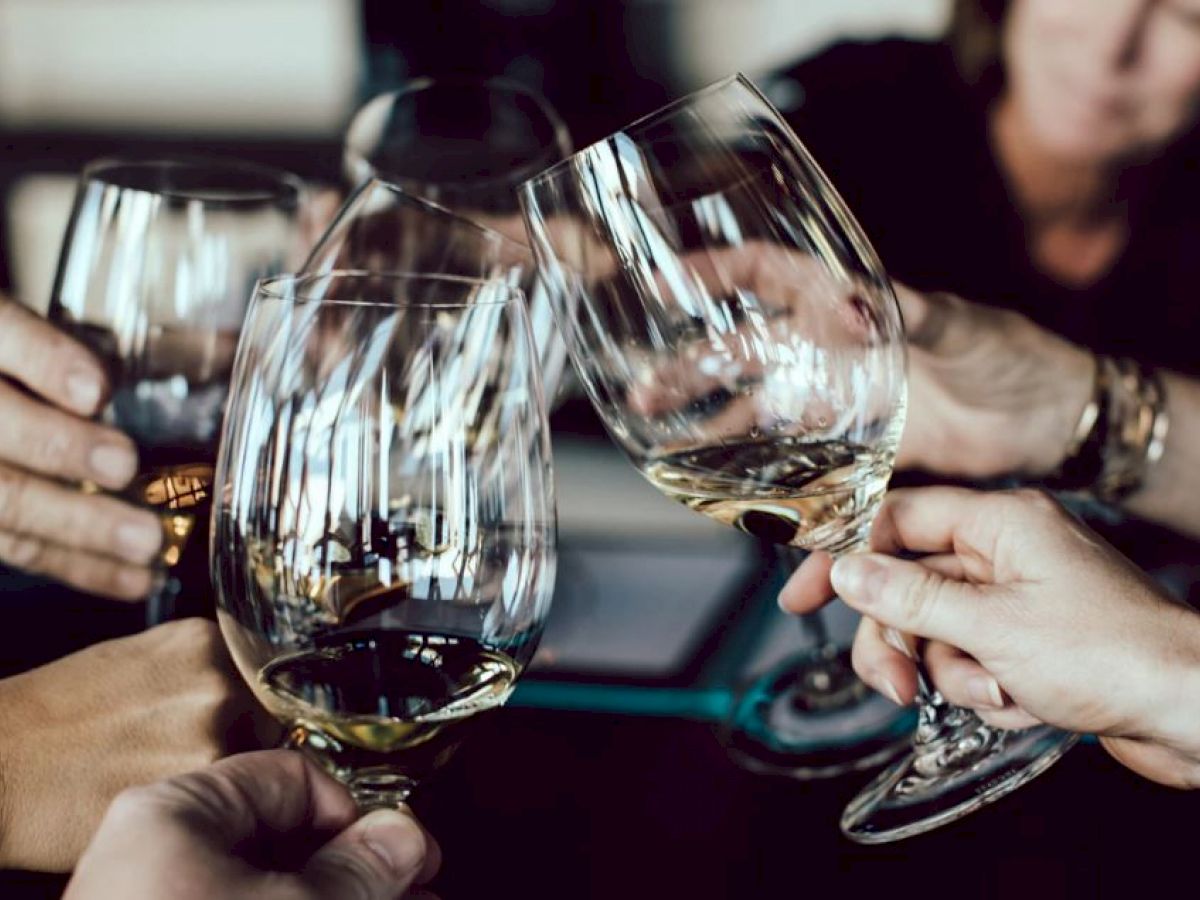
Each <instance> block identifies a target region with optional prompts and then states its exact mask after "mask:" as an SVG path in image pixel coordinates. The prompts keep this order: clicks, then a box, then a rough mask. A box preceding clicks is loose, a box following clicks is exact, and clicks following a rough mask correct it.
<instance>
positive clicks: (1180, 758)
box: [1100, 737, 1200, 790]
mask: <svg viewBox="0 0 1200 900" xmlns="http://www.w3.org/2000/svg"><path fill="white" fill-rule="evenodd" d="M1100 744H1101V746H1103V747H1104V749H1105V750H1107V751H1108V752H1109V754H1111V755H1112V757H1113V759H1115V760H1116V761H1117V762H1119V763H1120V764H1121V765H1123V766H1125V768H1127V769H1130V770H1132V771H1134V772H1136V773H1137V774H1139V775H1141V776H1142V777H1143V778H1149V779H1150V780H1151V781H1156V782H1158V783H1159V784H1165V785H1167V786H1168V787H1174V788H1183V789H1185V790H1187V789H1193V790H1194V789H1196V788H1200V770H1198V768H1197V766H1196V761H1195V760H1194V759H1189V758H1188V757H1185V756H1184V755H1183V754H1181V753H1177V752H1175V751H1174V750H1171V749H1170V748H1168V747H1164V746H1162V745H1160V744H1150V743H1147V742H1145V741H1138V740H1134V739H1132V738H1111V737H1101V738H1100Z"/></svg>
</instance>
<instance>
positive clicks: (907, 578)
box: [830, 553, 987, 652]
mask: <svg viewBox="0 0 1200 900" xmlns="http://www.w3.org/2000/svg"><path fill="white" fill-rule="evenodd" d="M830 580H831V581H832V583H833V589H834V590H835V591H837V593H838V596H839V597H841V598H842V599H843V600H845V601H846V603H848V604H849V605H850V606H852V607H854V609H856V610H858V611H859V612H861V613H862V614H863V615H864V616H869V617H870V618H872V619H874V620H875V621H877V622H879V623H881V624H883V625H890V626H891V627H892V628H896V629H898V630H900V631H903V632H907V633H909V634H915V635H917V636H919V637H923V638H930V639H932V640H939V641H945V642H946V643H948V644H953V645H955V646H956V647H961V648H963V649H964V650H967V651H968V652H970V646H969V645H970V643H971V640H972V637H973V636H976V635H978V634H980V633H981V631H980V629H981V628H982V627H983V626H982V623H981V622H980V620H981V618H982V617H983V616H984V614H985V610H986V608H987V607H986V604H983V603H980V602H978V601H979V599H980V598H979V593H980V591H979V588H978V587H977V586H976V585H973V584H968V583H966V582H962V581H955V580H953V579H950V578H946V577H945V576H943V575H941V574H939V573H938V572H935V571H933V570H932V569H929V568H927V567H925V566H923V565H921V564H920V563H919V562H910V561H908V560H903V559H895V558H894V557H891V556H885V555H884V554H881V553H856V554H853V555H851V556H845V557H843V558H841V559H839V560H838V561H837V562H835V563H834V564H833V569H832V571H831V572H830Z"/></svg>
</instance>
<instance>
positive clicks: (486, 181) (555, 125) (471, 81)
mask: <svg viewBox="0 0 1200 900" xmlns="http://www.w3.org/2000/svg"><path fill="white" fill-rule="evenodd" d="M444 87H452V88H470V89H474V90H477V91H480V92H481V93H482V94H485V95H486V94H488V93H489V92H496V93H502V94H508V95H510V96H514V97H518V98H521V99H523V100H528V101H529V102H530V103H532V105H533V106H534V108H535V109H536V110H537V111H538V113H539V114H540V115H541V116H542V117H543V118H544V119H545V120H546V123H547V124H548V125H549V126H550V135H551V139H550V141H549V142H548V143H547V145H546V147H545V148H543V152H540V153H538V154H537V155H536V156H535V157H533V158H532V159H530V160H529V161H528V162H524V163H521V164H520V165H518V166H516V167H515V168H514V169H513V170H512V171H511V172H508V173H505V174H503V175H488V176H483V177H480V178H456V179H453V180H450V181H445V182H435V184H437V185H438V186H440V187H466V188H469V187H476V186H482V185H490V184H503V183H505V182H511V183H512V184H513V189H514V191H515V190H516V188H518V187H520V186H521V184H523V183H524V182H525V181H526V180H528V179H529V178H531V177H533V175H536V173H537V172H540V171H543V170H544V169H545V168H546V166H547V165H550V166H555V165H557V164H558V163H560V162H564V161H565V160H568V159H570V158H571V157H572V156H573V155H574V152H575V147H574V145H573V144H572V142H571V132H570V129H568V128H567V123H566V122H565V121H564V120H563V118H562V116H561V115H559V113H558V110H556V109H555V108H554V107H553V106H552V105H551V103H550V101H549V100H548V99H547V98H546V97H545V96H544V95H542V94H541V93H540V92H538V91H536V90H534V89H533V88H530V87H527V86H525V85H524V84H522V83H521V82H519V81H516V80H514V79H511V78H503V77H496V76H492V77H479V76H473V75H453V74H451V75H419V76H417V77H415V78H410V79H408V80H407V81H405V82H404V83H403V84H402V85H400V87H398V88H395V89H393V90H390V91H384V92H382V93H379V94H376V95H375V96H373V97H371V98H370V99H369V100H367V101H366V102H365V103H363V104H362V105H361V106H359V107H358V109H356V110H355V111H354V113H353V115H352V116H351V117H350V122H351V125H350V127H349V128H348V129H347V130H346V139H345V140H344V141H343V142H342V147H343V153H345V154H349V153H353V154H354V155H355V156H356V157H358V159H360V160H362V161H363V162H365V163H366V164H367V165H370V166H371V169H372V172H373V173H374V177H377V178H378V177H381V175H380V170H379V169H378V167H376V166H375V165H374V164H373V163H371V156H372V154H370V153H367V152H364V151H362V150H360V149H359V147H358V146H357V144H353V143H352V140H351V136H352V133H353V130H354V127H353V126H354V121H355V119H357V118H358V116H359V114H360V113H361V112H362V111H363V110H364V109H366V108H367V107H368V106H370V105H371V104H372V103H376V102H378V101H380V99H381V98H385V97H386V98H389V99H390V101H391V102H392V103H395V102H396V101H398V100H400V99H402V98H404V97H410V96H413V95H415V94H420V93H424V92H426V91H431V90H435V89H437V88H444ZM550 156H554V157H555V160H554V161H552V162H550V163H549V164H547V163H546V159H547V158H548V157H550ZM529 173H533V175H531V174H529ZM383 180H384V181H392V183H395V181H393V180H392V179H390V178H383ZM395 180H397V181H414V182H418V183H419V182H420V179H410V178H404V177H398V178H397V179H395Z"/></svg>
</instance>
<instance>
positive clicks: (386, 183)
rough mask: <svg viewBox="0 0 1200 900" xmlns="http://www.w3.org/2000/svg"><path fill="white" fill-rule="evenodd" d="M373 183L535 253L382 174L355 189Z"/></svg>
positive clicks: (490, 228) (499, 232)
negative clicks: (406, 188)
mask: <svg viewBox="0 0 1200 900" xmlns="http://www.w3.org/2000/svg"><path fill="white" fill-rule="evenodd" d="M476 183H478V182H476ZM372 185H380V186H382V187H383V188H384V189H386V190H388V191H391V192H392V193H394V194H399V195H400V196H401V197H403V198H404V199H405V200H406V201H411V202H412V203H414V204H415V205H417V206H421V207H425V208H426V209H428V210H431V211H432V212H433V213H435V214H437V215H441V216H445V217H446V218H448V219H453V220H454V221H455V222H456V223H461V224H463V225H466V226H468V227H469V228H471V229H473V230H474V231H477V232H479V233H480V234H482V235H483V236H484V237H486V238H489V239H492V238H494V239H495V240H498V241H501V242H503V243H505V244H512V245H513V246H516V247H520V248H521V249H522V250H524V251H525V252H526V253H529V254H531V255H532V253H533V248H532V247H530V246H529V244H527V243H525V241H519V240H517V239H516V238H514V237H509V236H508V235H507V234H504V233H503V232H501V231H497V230H496V229H495V228H492V227H491V226H488V225H484V224H483V223H482V222H477V221H475V220H474V219H472V218H471V217H469V216H464V215H463V214H462V213H460V212H457V211H455V210H454V209H451V208H450V207H449V206H445V205H443V204H441V203H438V202H437V201H436V200H431V199H430V198H428V197H423V196H421V195H420V194H414V193H412V192H410V191H407V190H405V188H404V185H402V184H397V183H396V182H394V181H390V180H389V179H387V178H384V177H382V176H380V175H372V176H371V177H370V178H368V179H367V180H366V181H364V182H363V183H362V184H361V185H359V186H358V187H357V188H355V191H356V193H359V194H361V193H366V191H367V188H368V187H369V186H372Z"/></svg>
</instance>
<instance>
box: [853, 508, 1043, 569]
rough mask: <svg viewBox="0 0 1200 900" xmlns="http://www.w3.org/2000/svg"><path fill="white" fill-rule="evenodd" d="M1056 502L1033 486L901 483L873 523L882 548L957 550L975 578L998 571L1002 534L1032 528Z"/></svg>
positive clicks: (933, 551)
mask: <svg viewBox="0 0 1200 900" xmlns="http://www.w3.org/2000/svg"><path fill="white" fill-rule="evenodd" d="M1053 506H1054V502H1053V501H1052V500H1050V499H1049V498H1047V497H1045V496H1044V495H1041V494H1039V493H1037V492H1033V491H1013V492H1009V491H1003V492H983V491H972V490H969V489H967V488H958V487H927V488H907V489H905V488H901V489H897V490H894V491H891V492H889V493H888V495H887V497H886V498H885V499H884V502H883V506H882V507H881V509H880V511H879V515H878V516H877V517H876V519H875V523H874V525H873V526H872V529H871V548H872V549H873V550H877V551H880V552H882V553H900V552H902V551H915V552H917V553H923V554H953V555H955V556H958V557H959V559H960V560H961V561H962V564H963V571H964V574H965V575H966V576H967V577H968V578H969V579H970V580H972V581H976V582H988V581H992V580H993V577H994V567H993V562H994V561H995V559H996V558H997V547H998V545H999V542H1000V540H1001V538H1002V537H1004V536H1005V535H1006V533H1007V535H1008V536H1009V537H1011V536H1012V532H1013V531H1014V529H1015V530H1022V529H1023V530H1024V531H1026V532H1027V531H1028V530H1029V528H1030V527H1032V526H1033V524H1034V523H1035V517H1037V516H1040V515H1043V514H1044V513H1046V512H1048V510H1049V508H1051V507H1053Z"/></svg>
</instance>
